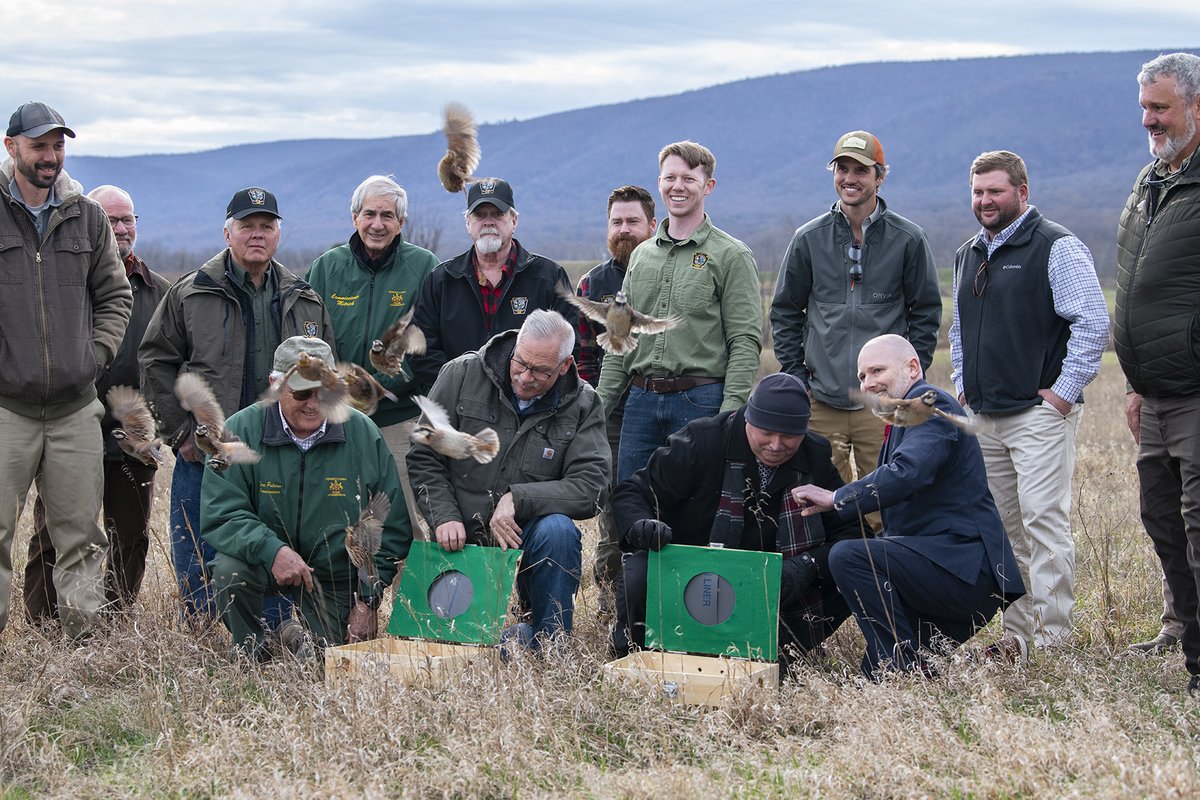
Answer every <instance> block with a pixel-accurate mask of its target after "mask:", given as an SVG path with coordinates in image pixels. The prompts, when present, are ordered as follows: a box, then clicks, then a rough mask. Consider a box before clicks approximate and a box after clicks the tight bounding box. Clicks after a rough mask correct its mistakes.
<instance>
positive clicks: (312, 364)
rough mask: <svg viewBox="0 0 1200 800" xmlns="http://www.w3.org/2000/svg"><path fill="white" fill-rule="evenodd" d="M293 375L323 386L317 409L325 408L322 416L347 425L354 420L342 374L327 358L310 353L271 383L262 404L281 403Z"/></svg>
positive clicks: (264, 394) (319, 394)
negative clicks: (350, 420) (351, 417)
mask: <svg viewBox="0 0 1200 800" xmlns="http://www.w3.org/2000/svg"><path fill="white" fill-rule="evenodd" d="M293 375H299V376H300V377H301V378H304V380H306V381H311V382H313V383H320V384H321V385H320V386H318V387H316V393H317V406H318V407H319V408H320V409H321V415H322V416H323V417H325V419H327V420H329V421H330V422H345V421H346V420H347V419H349V417H350V387H348V386H347V385H346V382H345V381H343V380H342V377H341V375H339V374H338V373H337V371H336V370H334V368H333V367H331V366H329V364H327V363H326V362H325V359H323V358H318V357H317V356H314V355H311V354H309V353H300V355H299V356H297V357H296V363H295V364H293V365H292V367H291V368H290V369H289V370H288V371H287V372H285V373H283V377H282V378H280V379H279V380H277V381H275V382H274V383H272V384H271V386H270V387H269V388H268V389H267V391H266V392H264V393H263V396H262V397H261V398H260V402H263V403H274V402H276V401H278V400H279V395H280V394H282V393H283V389H284V387H285V386H287V385H288V380H290V379H291V377H292V376H293Z"/></svg>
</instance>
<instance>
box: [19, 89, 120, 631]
mask: <svg viewBox="0 0 1200 800" xmlns="http://www.w3.org/2000/svg"><path fill="white" fill-rule="evenodd" d="M74 135H75V133H74V131H72V130H71V129H69V128H68V127H67V126H66V125H65V124H64V123H63V118H62V116H61V115H60V114H59V113H58V112H57V111H55V110H54V109H52V108H50V106H48V105H46V104H45V103H39V102H29V103H26V104H24V105H23V106H21V107H20V108H18V109H17V110H16V111H15V112H13V115H12V117H11V118H10V120H9V123H8V129H7V132H6V134H5V136H4V149H5V150H6V151H7V153H8V156H9V157H8V158H7V159H6V160H5V161H4V163H3V164H2V165H0V240H4V241H5V245H6V247H5V253H4V273H5V282H6V286H5V287H4V291H3V292H0V318H2V319H3V320H4V324H3V325H2V326H0V349H3V352H4V353H5V354H6V359H5V365H4V375H3V377H2V378H0V427H3V429H4V432H5V445H4V447H3V448H0V486H3V487H4V488H3V490H0V586H3V587H4V591H2V592H0V630H3V628H4V625H5V622H6V621H7V618H8V603H9V592H8V585H9V579H10V577H11V575H10V569H11V567H10V566H9V565H10V560H9V558H8V555H9V552H8V551H9V549H10V548H11V547H12V540H13V535H14V533H15V531H16V524H17V515H18V514H19V513H20V511H21V508H20V504H21V503H22V502H23V501H24V498H25V494H26V492H27V491H28V490H29V487H30V485H31V484H32V483H33V482H34V479H35V478H36V480H37V485H38V494H39V495H41V497H42V498H43V499H44V503H45V508H46V514H45V523H46V531H47V533H48V535H49V538H50V541H51V543H52V544H53V546H54V550H55V551H56V553H57V554H58V560H57V563H56V565H55V567H54V572H53V583H54V585H55V587H56V589H57V593H58V598H59V609H60V612H61V619H62V626H63V630H64V632H65V633H66V634H67V635H68V636H70V637H72V638H81V637H83V636H86V635H88V634H89V632H90V631H91V630H92V628H93V627H94V626H95V625H96V623H97V621H98V612H99V610H100V606H101V605H102V604H103V603H104V556H105V554H106V553H107V551H108V538H107V537H106V536H105V534H104V531H103V529H102V528H101V527H100V525H99V524H98V523H97V518H98V517H99V515H100V498H101V495H102V492H103V488H104V465H103V459H104V444H103V438H102V435H101V432H100V418H101V416H102V415H103V411H104V409H103V406H102V404H101V402H100V400H99V399H98V398H97V396H96V376H97V375H103V374H105V372H106V370H107V368H108V366H109V364H110V362H111V361H112V359H113V355H114V354H115V353H116V352H117V349H118V347H119V345H120V344H121V339H122V337H123V336H124V333H125V326H126V325H127V323H128V322H129V316H130V312H131V310H132V308H133V293H132V291H131V290H130V288H129V281H128V279H127V278H126V277H125V268H124V266H122V264H121V259H120V256H119V255H118V252H117V245H116V241H115V239H114V238H113V232H112V228H111V227H110V226H109V224H108V219H107V218H106V216H105V213H104V209H103V208H101V207H100V205H98V204H97V203H95V202H93V201H91V200H89V199H87V198H85V197H84V196H83V187H81V186H80V185H79V183H78V182H77V181H74V180H71V177H70V176H69V175H68V174H67V173H66V172H65V171H64V170H63V162H64V161H65V160H66V150H65V147H64V144H63V140H64V137H66V136H72V137H73V136H74Z"/></svg>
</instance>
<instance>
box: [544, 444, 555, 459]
mask: <svg viewBox="0 0 1200 800" xmlns="http://www.w3.org/2000/svg"><path fill="white" fill-rule="evenodd" d="M542 458H544V459H546V460H547V461H550V460H551V459H553V458H554V448H553V447H543V448H542Z"/></svg>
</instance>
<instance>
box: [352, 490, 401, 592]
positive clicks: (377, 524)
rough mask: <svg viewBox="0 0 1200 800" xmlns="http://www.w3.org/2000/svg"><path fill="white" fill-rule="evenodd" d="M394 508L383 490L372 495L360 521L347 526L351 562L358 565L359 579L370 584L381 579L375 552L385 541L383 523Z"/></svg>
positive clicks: (359, 517) (360, 515)
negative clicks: (377, 569)
mask: <svg viewBox="0 0 1200 800" xmlns="http://www.w3.org/2000/svg"><path fill="white" fill-rule="evenodd" d="M391 510H392V501H391V500H390V499H388V496H387V495H386V494H384V493H383V492H378V493H376V494H373V495H371V499H370V500H369V501H367V507H366V508H364V509H363V510H362V513H360V514H359V515H358V521H357V522H355V523H354V524H353V525H347V526H346V552H347V553H349V554H350V563H351V564H353V565H354V566H356V567H358V579H359V580H360V581H362V582H363V583H365V584H367V585H368V586H374V585H375V583H376V582H377V581H378V580H379V576H378V574H377V573H376V571H375V554H376V553H378V552H379V546H380V544H382V542H383V523H384V521H385V520H387V516H388V513H389V512H390V511H391Z"/></svg>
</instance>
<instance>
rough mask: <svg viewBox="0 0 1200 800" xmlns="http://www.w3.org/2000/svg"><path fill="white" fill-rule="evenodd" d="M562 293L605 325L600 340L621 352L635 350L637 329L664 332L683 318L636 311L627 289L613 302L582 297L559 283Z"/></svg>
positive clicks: (605, 345) (560, 292)
mask: <svg viewBox="0 0 1200 800" xmlns="http://www.w3.org/2000/svg"><path fill="white" fill-rule="evenodd" d="M559 294H561V295H562V297H563V299H565V300H566V301H567V302H568V303H570V304H571V305H573V306H575V307H576V308H578V309H579V310H580V311H581V312H583V314H584V316H586V317H587V318H588V319H592V320H595V321H596V322H599V323H601V324H603V325H604V327H605V328H606V329H607V330H606V331H605V332H604V333H602V334H600V335H599V336H597V337H596V342H597V343H598V344H599V345H600V346H601V347H603V348H604V349H605V350H607V351H608V352H610V353H613V354H614V355H618V356H620V355H624V354H625V353H632V352H633V349H634V348H635V347H637V337H636V336H634V334H635V333H662V332H663V331H669V330H671V329H672V328H674V327H675V326H676V325H678V324H679V322H680V320H679V318H678V317H668V318H666V319H657V318H655V317H652V316H650V315H649V314H643V313H641V312H640V311H635V310H634V309H633V306H631V305H629V298H628V297H626V296H625V293H624V292H617V295H616V297H614V298H613V299H612V302H609V303H601V302H597V301H596V300H588V299H585V298H583V297H579V296H577V295H574V294H571V292H570V291H569V290H568V289H565V288H563V287H559Z"/></svg>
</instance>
